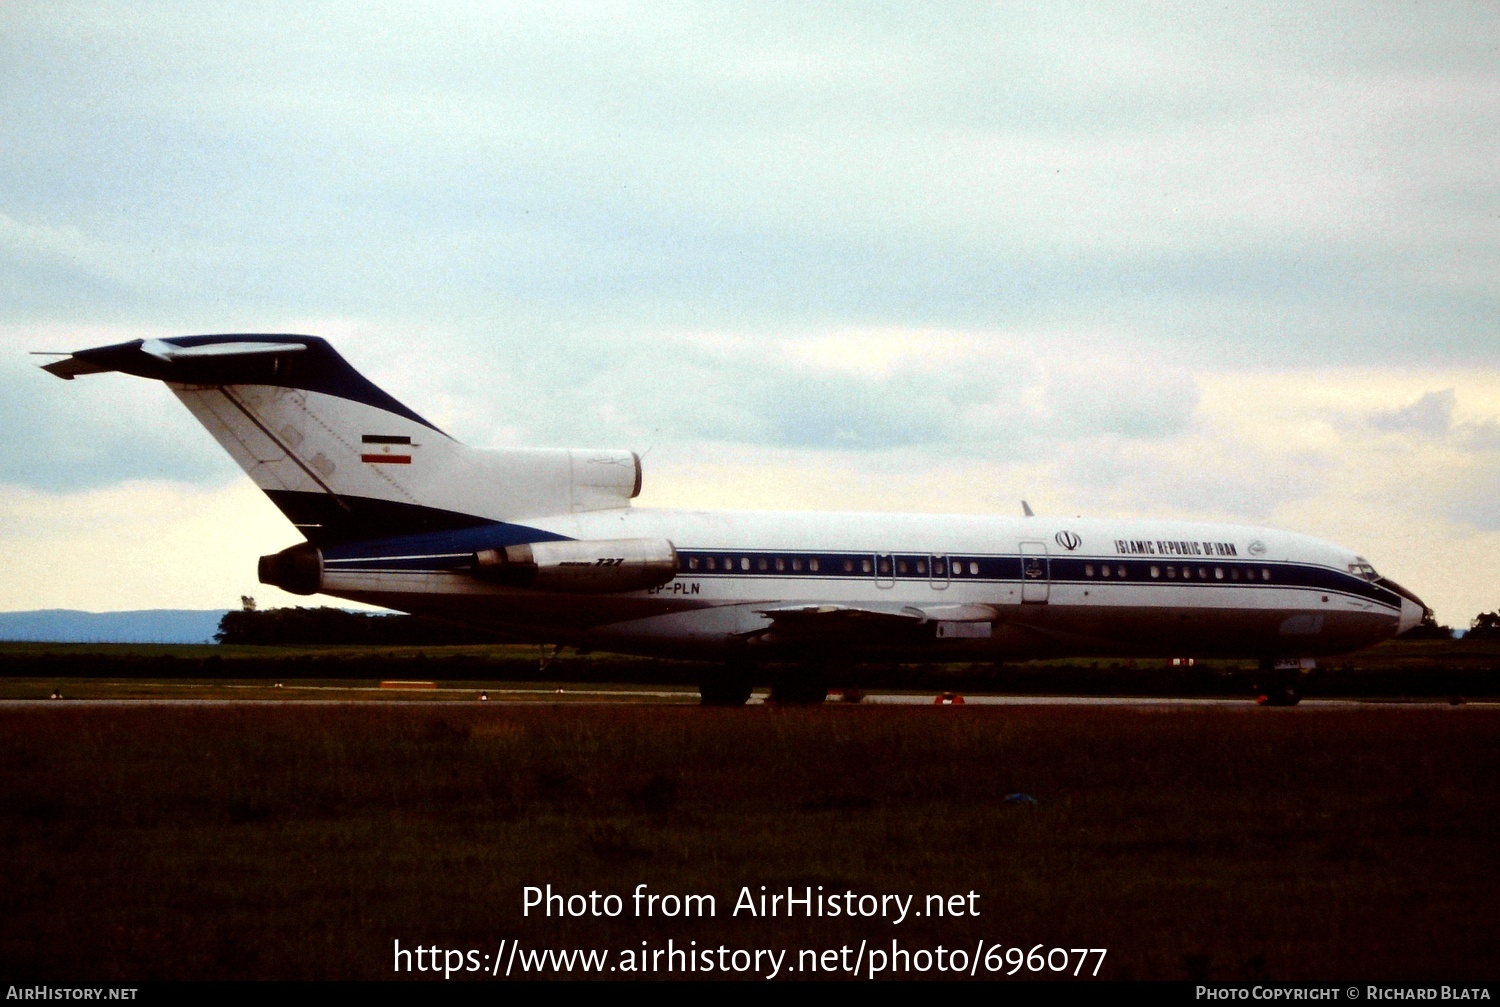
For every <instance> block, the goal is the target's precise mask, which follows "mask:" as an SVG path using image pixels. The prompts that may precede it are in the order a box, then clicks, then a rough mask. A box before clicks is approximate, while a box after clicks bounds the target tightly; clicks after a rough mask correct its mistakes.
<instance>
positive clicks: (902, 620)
mask: <svg viewBox="0 0 1500 1007" xmlns="http://www.w3.org/2000/svg"><path fill="white" fill-rule="evenodd" d="M756 613H757V614H758V615H763V616H765V617H766V618H767V619H769V620H771V625H770V626H767V627H764V628H762V629H758V630H754V631H752V632H751V633H749V634H747V636H750V637H752V638H760V639H763V640H766V641H769V640H771V639H774V640H775V641H776V642H778V643H780V642H786V641H789V640H797V641H804V642H816V641H819V640H829V641H833V640H838V639H844V638H848V637H851V636H856V635H860V636H864V635H879V636H929V635H935V634H937V633H938V632H940V626H941V624H943V623H991V622H994V620H995V618H996V616H997V614H998V613H997V612H996V611H995V608H994V607H993V606H991V605H889V606H886V605H841V604H816V603H815V604H802V605H776V606H772V607H770V608H762V609H756Z"/></svg>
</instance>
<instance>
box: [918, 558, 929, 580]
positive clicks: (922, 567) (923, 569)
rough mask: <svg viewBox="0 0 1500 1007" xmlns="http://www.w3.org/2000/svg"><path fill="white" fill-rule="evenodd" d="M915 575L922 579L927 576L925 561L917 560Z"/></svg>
mask: <svg viewBox="0 0 1500 1007" xmlns="http://www.w3.org/2000/svg"><path fill="white" fill-rule="evenodd" d="M917 573H919V574H921V575H922V576H923V577H925V576H927V561H926V560H925V559H919V560H917Z"/></svg>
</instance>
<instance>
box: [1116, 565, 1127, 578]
mask: <svg viewBox="0 0 1500 1007" xmlns="http://www.w3.org/2000/svg"><path fill="white" fill-rule="evenodd" d="M1115 576H1116V577H1123V576H1125V565H1124V564H1123V563H1122V564H1120V565H1119V566H1117V567H1115Z"/></svg>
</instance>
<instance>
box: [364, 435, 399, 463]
mask: <svg viewBox="0 0 1500 1007" xmlns="http://www.w3.org/2000/svg"><path fill="white" fill-rule="evenodd" d="M360 442H361V443H362V444H363V445H364V452H363V453H362V454H361V455H360V456H359V460H360V461H362V462H369V463H370V464H372V465H410V464H411V447H412V445H411V438H410V437H405V436H401V435H398V434H365V435H364V436H363V437H361V438H360Z"/></svg>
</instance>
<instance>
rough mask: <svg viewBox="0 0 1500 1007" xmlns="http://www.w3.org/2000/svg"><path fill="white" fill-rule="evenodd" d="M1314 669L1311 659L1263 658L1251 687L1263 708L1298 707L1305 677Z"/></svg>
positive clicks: (1256, 699)
mask: <svg viewBox="0 0 1500 1007" xmlns="http://www.w3.org/2000/svg"><path fill="white" fill-rule="evenodd" d="M1312 669H1313V661H1312V660H1311V659H1310V658H1302V659H1300V660H1299V659H1297V658H1275V659H1272V658H1262V659H1261V662H1260V674H1259V675H1258V676H1257V677H1256V680H1255V682H1254V684H1253V685H1252V686H1251V687H1252V688H1253V689H1254V690H1255V701H1256V702H1257V703H1259V704H1260V705H1261V706H1296V705H1297V704H1298V703H1300V702H1302V680H1303V677H1304V676H1305V675H1306V674H1307V673H1308V672H1310V671H1312Z"/></svg>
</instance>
